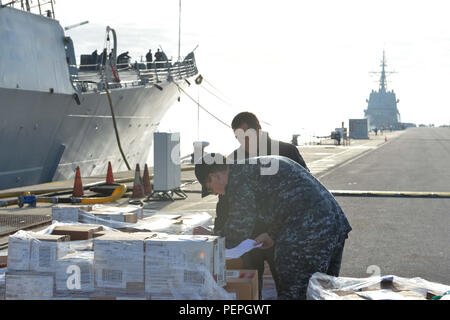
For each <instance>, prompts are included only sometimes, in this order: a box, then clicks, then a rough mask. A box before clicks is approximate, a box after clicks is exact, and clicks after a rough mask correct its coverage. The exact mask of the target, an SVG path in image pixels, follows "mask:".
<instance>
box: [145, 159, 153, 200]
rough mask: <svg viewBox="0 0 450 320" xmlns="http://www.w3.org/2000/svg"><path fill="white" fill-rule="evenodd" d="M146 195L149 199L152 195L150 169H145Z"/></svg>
mask: <svg viewBox="0 0 450 320" xmlns="http://www.w3.org/2000/svg"><path fill="white" fill-rule="evenodd" d="M143 179H144V194H145V195H146V196H147V197H148V196H151V195H152V185H151V183H150V175H149V174H148V167H147V164H145V167H144V178H143Z"/></svg>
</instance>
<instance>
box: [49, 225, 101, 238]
mask: <svg viewBox="0 0 450 320" xmlns="http://www.w3.org/2000/svg"><path fill="white" fill-rule="evenodd" d="M102 230H103V227H102V226H90V225H82V224H74V225H66V226H56V227H55V228H54V229H53V232H52V234H53V235H68V236H70V240H71V241H79V240H89V239H92V238H93V235H94V233H95V232H99V231H102Z"/></svg>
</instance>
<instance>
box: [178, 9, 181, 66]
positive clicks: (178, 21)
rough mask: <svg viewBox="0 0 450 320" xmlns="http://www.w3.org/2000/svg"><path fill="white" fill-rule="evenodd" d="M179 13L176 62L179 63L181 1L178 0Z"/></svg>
mask: <svg viewBox="0 0 450 320" xmlns="http://www.w3.org/2000/svg"><path fill="white" fill-rule="evenodd" d="M178 3H179V12H178V61H180V59H181V57H180V47H181V0H179V2H178Z"/></svg>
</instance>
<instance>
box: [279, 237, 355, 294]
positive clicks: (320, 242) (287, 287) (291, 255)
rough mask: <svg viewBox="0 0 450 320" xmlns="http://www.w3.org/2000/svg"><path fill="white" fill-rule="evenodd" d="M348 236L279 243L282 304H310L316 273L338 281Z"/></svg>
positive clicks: (281, 241) (280, 241) (280, 240)
mask: <svg viewBox="0 0 450 320" xmlns="http://www.w3.org/2000/svg"><path fill="white" fill-rule="evenodd" d="M346 237H347V236H346V235H341V236H338V235H336V236H331V237H329V239H310V240H309V239H308V240H305V241H300V242H293V241H289V239H279V240H278V241H277V242H276V244H275V265H276V269H277V273H278V288H277V289H278V299H279V300H306V291H307V289H308V283H309V279H310V278H311V276H312V275H313V274H314V273H315V272H321V273H326V274H328V275H331V276H335V277H338V276H339V271H340V268H341V261H342V254H343V251H344V243H345V238H346Z"/></svg>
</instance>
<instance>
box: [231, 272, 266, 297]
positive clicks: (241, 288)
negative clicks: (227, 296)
mask: <svg viewBox="0 0 450 320" xmlns="http://www.w3.org/2000/svg"><path fill="white" fill-rule="evenodd" d="M226 276H227V285H226V286H225V287H224V289H225V290H226V291H227V292H230V293H236V300H259V292H258V270H227V272H226Z"/></svg>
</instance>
